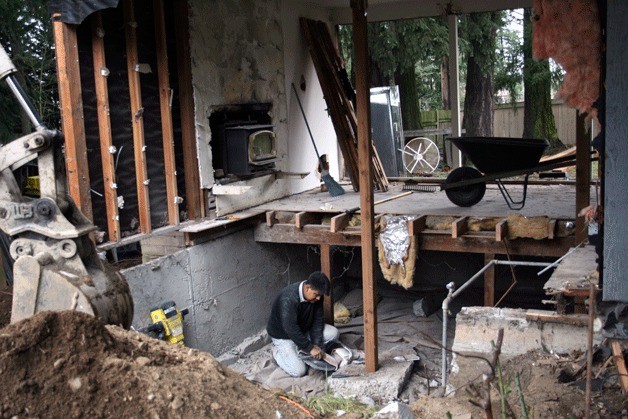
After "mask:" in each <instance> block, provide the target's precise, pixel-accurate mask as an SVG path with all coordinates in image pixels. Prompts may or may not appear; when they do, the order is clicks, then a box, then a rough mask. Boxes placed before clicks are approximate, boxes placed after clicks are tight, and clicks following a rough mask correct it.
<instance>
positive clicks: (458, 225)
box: [451, 217, 469, 239]
mask: <svg viewBox="0 0 628 419" xmlns="http://www.w3.org/2000/svg"><path fill="white" fill-rule="evenodd" d="M468 218H469V217H460V218H458V219H456V220H454V222H452V223H451V238H452V239H457V238H458V237H462V235H463V234H464V233H466V232H467V230H468V227H467V219H468Z"/></svg>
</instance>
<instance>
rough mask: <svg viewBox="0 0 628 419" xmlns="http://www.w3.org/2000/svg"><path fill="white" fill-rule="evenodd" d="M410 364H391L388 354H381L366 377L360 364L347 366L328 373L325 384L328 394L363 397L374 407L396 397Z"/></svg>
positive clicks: (410, 367)
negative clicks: (372, 402) (373, 404)
mask: <svg viewBox="0 0 628 419" xmlns="http://www.w3.org/2000/svg"><path fill="white" fill-rule="evenodd" d="M413 365H414V363H413V362H398V361H395V360H394V359H393V355H392V354H388V355H386V354H381V355H380V366H379V369H378V370H377V371H376V372H374V373H368V374H367V373H366V371H365V366H364V364H349V365H346V366H344V367H342V368H340V369H339V370H338V371H336V372H335V373H334V374H332V375H331V377H329V378H328V379H327V385H328V387H329V391H330V392H331V393H333V394H336V395H339V396H342V397H356V398H359V397H363V396H367V397H370V398H372V399H373V400H375V402H376V403H378V404H386V403H388V402H390V401H393V400H395V399H397V398H398V397H399V394H400V393H401V391H402V390H403V387H404V385H405V383H406V381H407V380H408V378H409V376H410V374H411V373H412V367H413ZM336 377H342V378H336Z"/></svg>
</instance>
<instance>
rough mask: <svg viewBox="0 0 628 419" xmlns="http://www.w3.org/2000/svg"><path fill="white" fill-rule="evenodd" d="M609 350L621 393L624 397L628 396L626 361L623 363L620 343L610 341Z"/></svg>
mask: <svg viewBox="0 0 628 419" xmlns="http://www.w3.org/2000/svg"><path fill="white" fill-rule="evenodd" d="M611 349H612V350H613V359H614V360H615V365H616V366H617V374H618V375H619V382H620V383H621V392H622V394H623V395H624V396H626V395H628V370H627V369H626V361H624V351H623V349H622V346H621V342H620V341H618V340H612V341H611Z"/></svg>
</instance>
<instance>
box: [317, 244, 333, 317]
mask: <svg viewBox="0 0 628 419" xmlns="http://www.w3.org/2000/svg"><path fill="white" fill-rule="evenodd" d="M320 247H321V272H323V273H324V274H325V275H327V278H329V282H330V285H331V286H330V287H329V295H327V296H325V298H324V300H323V306H324V309H325V323H327V324H330V325H332V326H333V325H334V295H333V289H334V283H333V282H332V281H333V277H332V272H331V269H332V266H331V246H329V245H328V244H321V246H320Z"/></svg>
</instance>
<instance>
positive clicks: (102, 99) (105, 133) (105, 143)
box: [91, 11, 121, 242]
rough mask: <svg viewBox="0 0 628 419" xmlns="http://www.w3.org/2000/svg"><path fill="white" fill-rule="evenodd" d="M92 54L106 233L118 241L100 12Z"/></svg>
mask: <svg viewBox="0 0 628 419" xmlns="http://www.w3.org/2000/svg"><path fill="white" fill-rule="evenodd" d="M91 24H92V55H93V57H94V84H95V87H96V112H97V115H98V135H99V138H100V159H101V161H102V180H103V190H104V195H105V207H106V209H107V232H108V233H109V241H114V242H117V241H119V240H120V238H121V237H120V216H119V212H118V193H117V191H116V188H117V184H116V173H115V164H114V158H113V155H114V151H113V150H114V148H113V139H112V135H111V119H110V117H109V88H108V85H107V76H108V74H109V71H108V70H107V61H106V57H105V40H104V37H105V31H104V29H103V25H102V14H101V12H100V11H98V12H96V13H94V15H93V16H92V21H91Z"/></svg>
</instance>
